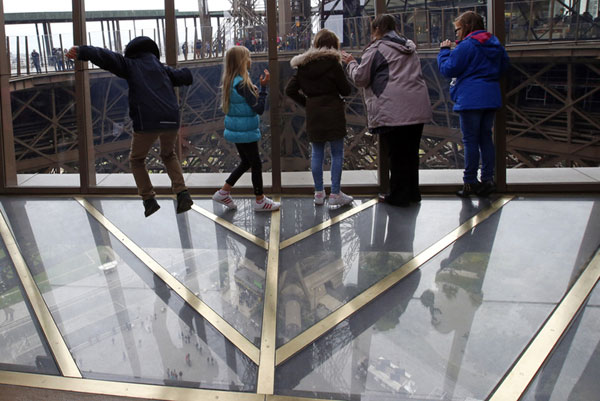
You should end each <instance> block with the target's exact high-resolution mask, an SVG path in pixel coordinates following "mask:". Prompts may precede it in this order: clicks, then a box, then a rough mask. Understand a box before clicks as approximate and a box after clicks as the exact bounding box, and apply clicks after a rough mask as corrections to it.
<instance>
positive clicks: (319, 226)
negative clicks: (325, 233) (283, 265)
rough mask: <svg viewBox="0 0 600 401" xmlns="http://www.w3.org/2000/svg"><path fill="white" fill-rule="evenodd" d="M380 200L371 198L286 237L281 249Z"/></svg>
mask: <svg viewBox="0 0 600 401" xmlns="http://www.w3.org/2000/svg"><path fill="white" fill-rule="evenodd" d="M377 202H378V200H377V199H371V200H370V201H367V202H365V203H362V204H360V205H359V206H356V207H354V208H352V209H350V210H348V211H347V212H344V213H342V214H339V215H337V216H335V217H333V218H331V219H329V220H327V221H324V222H322V223H321V224H319V225H316V226H314V227H312V228H310V229H308V230H306V231H303V232H301V233H300V234H296V235H294V236H293V237H291V238H288V239H286V240H285V241H282V242H281V244H279V249H280V250H281V249H285V248H287V247H288V246H290V245H292V244H295V243H296V242H298V241H301V240H303V239H304V238H307V237H310V236H311V235H313V234H315V233H317V232H319V231H321V230H324V229H326V228H327V227H331V226H332V225H334V224H336V223H339V222H340V221H342V220H344V219H347V218H348V217H350V216H353V215H355V214H357V213H360V212H362V211H363V210H365V209H368V208H370V207H371V206H373V205H376V204H377Z"/></svg>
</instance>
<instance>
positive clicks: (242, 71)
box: [221, 46, 258, 114]
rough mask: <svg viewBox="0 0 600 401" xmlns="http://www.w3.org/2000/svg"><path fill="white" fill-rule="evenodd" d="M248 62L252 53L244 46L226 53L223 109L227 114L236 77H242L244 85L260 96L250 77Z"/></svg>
mask: <svg viewBox="0 0 600 401" xmlns="http://www.w3.org/2000/svg"><path fill="white" fill-rule="evenodd" d="M248 61H250V51H249V50H248V49H247V48H246V47H244V46H233V47H232V48H230V49H229V50H227V52H226V53H225V61H224V65H223V78H222V85H223V86H222V87H221V88H222V90H223V94H222V96H221V108H222V109H223V112H224V113H225V114H227V113H228V112H229V96H230V94H231V85H232V84H233V79H234V78H235V77H236V76H238V75H240V76H241V77H242V85H243V86H245V87H247V88H249V89H250V90H251V91H252V93H254V95H256V96H258V91H257V90H256V88H255V87H254V84H253V83H252V81H251V80H250V76H249V75H248Z"/></svg>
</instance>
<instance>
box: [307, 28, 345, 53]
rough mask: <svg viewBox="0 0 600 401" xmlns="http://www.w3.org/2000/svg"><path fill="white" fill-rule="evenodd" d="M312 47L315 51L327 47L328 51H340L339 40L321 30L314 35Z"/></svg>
mask: <svg viewBox="0 0 600 401" xmlns="http://www.w3.org/2000/svg"><path fill="white" fill-rule="evenodd" d="M313 46H314V47H315V48H317V49H319V48H321V47H327V48H329V49H335V50H340V40H339V39H338V37H337V35H336V34H335V33H333V32H332V31H330V30H329V29H325V28H323V29H321V30H320V31H319V32H317V34H316V35H315V40H314V42H313Z"/></svg>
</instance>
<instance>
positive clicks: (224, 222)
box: [192, 205, 269, 249]
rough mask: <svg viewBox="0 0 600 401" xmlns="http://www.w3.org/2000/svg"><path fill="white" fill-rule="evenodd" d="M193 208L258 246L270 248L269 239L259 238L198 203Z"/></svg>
mask: <svg viewBox="0 0 600 401" xmlns="http://www.w3.org/2000/svg"><path fill="white" fill-rule="evenodd" d="M192 209H194V210H195V211H196V212H198V213H200V214H201V215H203V216H204V217H206V218H208V219H210V220H212V221H214V222H215V223H217V224H219V225H221V226H223V227H225V228H226V229H228V230H229V231H233V232H234V233H236V234H237V235H239V236H241V237H244V238H246V239H247V240H248V241H250V242H252V243H254V244H255V245H258V246H260V247H262V248H264V249H269V244H267V241H265V240H264V239H262V238H258V237H257V236H255V235H252V234H250V233H249V232H247V231H244V230H242V229H241V228H239V227H238V226H236V225H235V224H232V223H230V222H228V221H227V220H225V219H224V218H222V217H219V216H217V215H216V214H213V213H211V212H209V211H208V210H206V209H203V208H201V207H200V206H197V205H192Z"/></svg>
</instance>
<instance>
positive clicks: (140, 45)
mask: <svg viewBox="0 0 600 401" xmlns="http://www.w3.org/2000/svg"><path fill="white" fill-rule="evenodd" d="M143 53H151V54H154V55H155V56H156V58H157V59H160V51H159V50H158V46H157V45H156V43H155V42H154V41H153V40H152V39H150V38H149V37H147V36H138V37H137V38H135V39H133V40H132V41H131V42H129V43H128V44H127V46H126V47H125V57H129V58H136V57H139V56H140V55H141V54H143Z"/></svg>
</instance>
